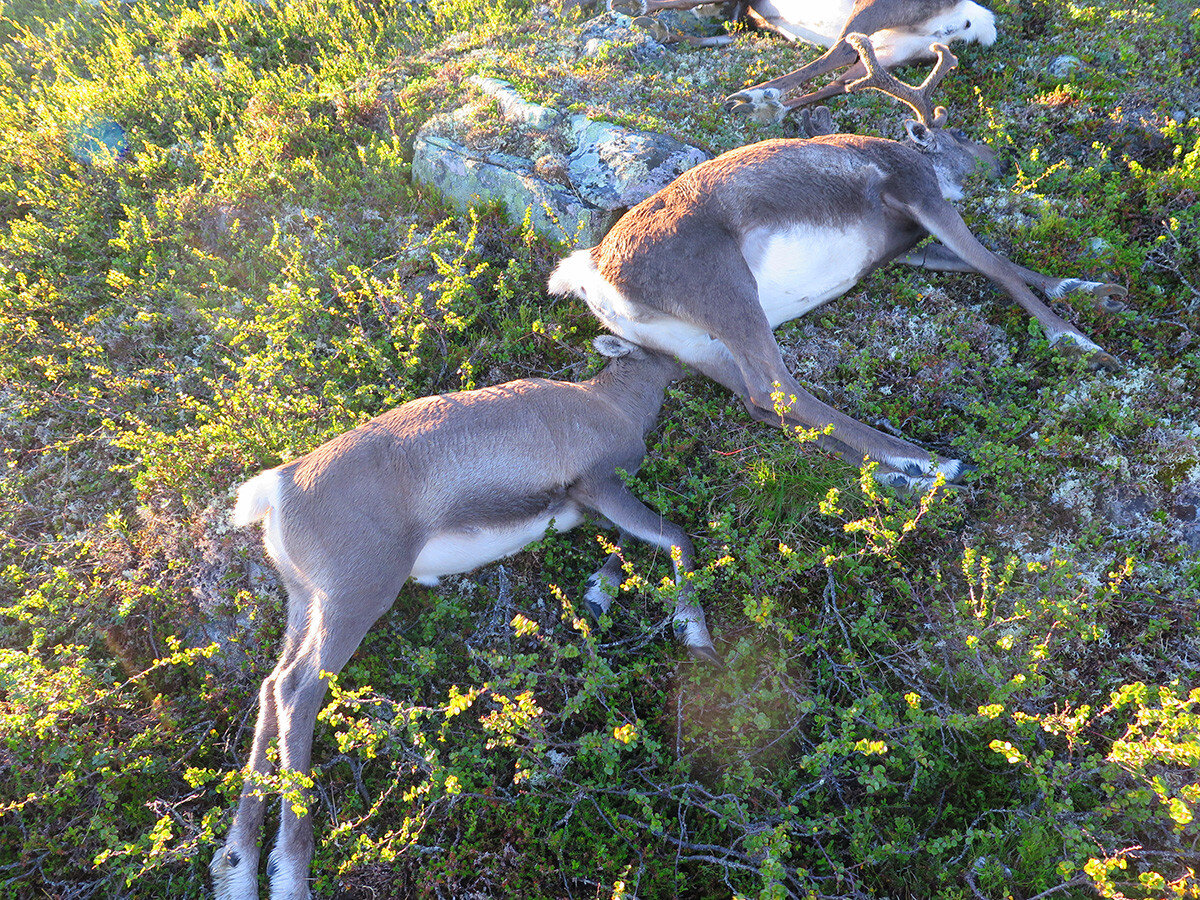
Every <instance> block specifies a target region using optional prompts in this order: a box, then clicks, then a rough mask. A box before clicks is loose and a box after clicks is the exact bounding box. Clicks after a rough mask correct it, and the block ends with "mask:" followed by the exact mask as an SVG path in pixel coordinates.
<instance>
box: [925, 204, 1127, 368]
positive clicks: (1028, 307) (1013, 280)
mask: <svg viewBox="0 0 1200 900" xmlns="http://www.w3.org/2000/svg"><path fill="white" fill-rule="evenodd" d="M905 207H906V209H907V210H908V211H909V213H910V214H911V215H912V217H913V218H914V219H915V220H916V221H917V222H919V223H920V224H921V225H922V226H923V227H924V228H925V229H926V230H927V231H928V232H929V233H930V234H932V235H933V236H934V237H936V238H937V239H938V240H940V241H941V242H942V243H943V244H945V245H946V247H947V248H948V249H949V251H950V252H951V253H952V254H954V255H955V256H957V257H958V258H959V259H960V260H962V261H963V262H965V263H967V264H968V265H969V266H970V267H971V269H972V270H974V271H976V272H978V273H980V274H981V275H986V276H987V277H988V278H990V279H991V280H992V281H994V282H996V283H997V284H999V285H1000V286H1001V287H1003V288H1004V289H1005V291H1007V292H1008V295H1009V296H1010V297H1012V298H1013V300H1015V301H1016V302H1017V304H1018V305H1019V306H1020V307H1021V308H1022V309H1024V310H1025V311H1026V312H1028V313H1029V314H1030V315H1031V316H1033V317H1034V318H1035V319H1037V320H1038V322H1039V323H1041V326H1042V328H1043V329H1045V331H1046V336H1047V337H1048V338H1049V339H1050V343H1051V345H1057V344H1062V345H1063V347H1064V349H1068V350H1070V351H1072V352H1074V353H1077V354H1079V355H1083V356H1087V357H1088V358H1089V359H1090V361H1091V363H1092V365H1094V366H1096V367H1098V368H1103V369H1107V370H1109V371H1110V372H1115V371H1119V370H1120V369H1121V363H1120V362H1119V361H1118V360H1117V358H1116V357H1114V356H1112V355H1111V354H1110V353H1108V352H1106V351H1105V350H1104V349H1103V348H1102V347H1101V346H1100V345H1099V344H1097V343H1096V342H1095V341H1093V340H1091V339H1090V338H1088V337H1087V336H1086V335H1084V333H1083V332H1082V331H1080V330H1079V329H1078V328H1076V327H1075V326H1074V325H1072V324H1071V323H1069V322H1067V321H1065V320H1063V319H1062V318H1060V317H1059V316H1057V315H1056V314H1055V313H1054V312H1053V311H1052V310H1051V309H1050V307H1048V306H1046V304H1045V303H1043V302H1042V301H1041V300H1039V299H1038V298H1037V297H1035V296H1034V295H1033V293H1032V292H1031V291H1030V290H1029V288H1027V287H1026V278H1027V277H1028V276H1029V275H1033V276H1035V278H1037V279H1039V280H1040V279H1043V278H1044V276H1041V275H1038V274H1037V273H1035V272H1032V271H1031V270H1029V269H1023V268H1022V267H1021V266H1018V265H1017V264H1016V263H1013V262H1010V261H1009V260H1007V259H1005V258H1004V257H1002V256H997V255H996V254H994V253H992V252H991V251H990V250H988V249H987V248H986V247H984V246H983V244H981V243H979V240H978V239H977V238H976V237H975V235H973V234H971V230H970V229H969V228H967V225H966V223H965V222H964V221H963V220H962V216H960V215H959V214H958V211H957V210H956V209H955V208H954V207H953V206H951V205H950V204H949V203H948V202H946V201H942V200H938V201H928V200H926V201H918V202H914V203H908V204H905ZM1051 281H1052V279H1051Z"/></svg>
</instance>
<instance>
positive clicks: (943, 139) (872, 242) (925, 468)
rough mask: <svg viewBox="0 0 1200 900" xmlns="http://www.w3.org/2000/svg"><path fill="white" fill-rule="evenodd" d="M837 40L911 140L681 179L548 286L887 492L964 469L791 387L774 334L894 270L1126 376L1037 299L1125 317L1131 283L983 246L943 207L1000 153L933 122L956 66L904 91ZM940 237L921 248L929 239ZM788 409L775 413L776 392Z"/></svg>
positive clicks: (741, 162)
mask: <svg viewBox="0 0 1200 900" xmlns="http://www.w3.org/2000/svg"><path fill="white" fill-rule="evenodd" d="M847 40H848V41H849V42H850V45H851V46H852V47H854V48H855V50H857V51H858V52H859V54H860V55H861V57H862V58H863V60H864V62H866V65H867V68H868V70H869V75H868V76H866V77H865V78H864V79H862V80H860V81H858V82H855V83H853V84H852V85H851V86H850V87H851V89H852V90H861V89H863V88H867V87H870V88H874V89H876V90H880V91H883V92H885V93H888V94H890V95H892V96H894V97H896V98H897V99H900V100H902V101H903V102H904V103H906V104H908V105H909V106H910V107H911V108H912V109H913V110H914V112H916V114H917V116H918V119H919V121H914V120H912V119H909V120H907V121H906V122H905V129H906V131H907V133H908V140H907V142H904V143H901V142H897V141H890V140H885V139H882V138H872V137H860V136H857V135H845V134H831V135H823V136H819V137H814V138H811V139H778V140H770V141H763V142H762V143H758V144H752V145H750V146H746V147H741V148H739V149H736V150H731V151H729V152H728V153H725V154H722V155H721V156H719V157H717V158H716V159H713V160H710V161H708V162H706V163H703V164H701V165H699V166H697V167H695V168H694V169H690V170H689V171H687V172H685V173H684V174H683V175H681V176H680V177H679V178H678V179H676V180H675V181H674V182H672V183H671V184H669V185H668V186H667V187H665V188H663V189H662V190H661V191H659V192H658V193H657V194H655V195H653V196H652V197H650V198H649V199H647V200H645V201H643V202H642V203H640V204H639V205H638V206H636V207H634V208H633V209H632V210H630V211H629V212H628V213H626V214H625V215H624V216H623V217H622V218H621V219H620V220H618V221H617V224H616V225H615V226H614V227H613V228H612V230H611V231H610V232H609V233H608V234H607V235H606V236H605V238H604V240H603V241H602V242H601V243H600V244H599V245H598V246H596V247H592V248H591V249H587V250H578V251H576V252H575V253H573V254H572V255H571V256H569V257H567V258H566V259H565V260H563V261H562V262H560V263H559V265H558V266H557V267H556V268H555V270H554V273H553V274H552V275H551V278H550V290H551V291H552V292H553V293H555V294H574V295H576V296H578V297H580V298H581V299H583V300H584V301H585V302H586V303H587V304H588V306H589V307H590V308H591V310H592V312H593V313H594V314H595V315H596V316H597V317H598V318H599V319H600V321H601V322H603V323H604V325H605V326H606V327H607V328H609V329H610V330H612V331H614V332H616V333H617V334H620V335H623V336H624V337H627V338H629V339H630V340H632V341H635V342H637V343H639V344H642V345H643V346H647V347H654V348H657V349H659V350H661V351H663V352H666V353H674V354H676V355H677V356H678V357H679V358H680V359H681V360H682V361H683V362H685V363H687V364H688V365H689V366H691V367H693V368H695V369H696V370H698V371H700V372H702V373H703V374H705V375H707V376H708V377H709V378H712V379H713V380H715V381H717V382H720V383H721V384H723V385H724V386H725V387H727V388H729V389H730V390H731V391H733V392H734V393H735V394H737V395H738V396H739V397H740V398H741V399H742V401H743V402H744V403H745V404H746V407H747V408H748V409H749V411H750V414H751V415H752V416H754V417H755V418H757V419H759V420H761V421H767V422H773V423H775V424H782V425H785V426H801V427H804V428H817V429H824V428H827V427H831V428H832V432H831V433H830V434H828V435H824V436H822V437H820V438H819V439H818V441H817V443H818V444H819V445H820V446H821V447H823V448H826V449H828V450H830V451H832V452H835V453H838V454H841V455H843V456H845V457H846V458H847V459H848V460H849V461H850V462H853V463H858V462H859V461H860V460H864V459H868V458H869V459H872V460H877V461H878V462H879V463H880V464H881V469H880V480H882V481H884V482H885V483H889V484H892V485H895V486H899V487H908V488H916V487H925V486H927V485H928V484H929V483H930V481H931V480H932V479H933V478H935V477H936V476H937V475H938V474H941V475H944V476H945V477H946V479H947V480H949V481H955V480H957V479H959V478H960V477H961V476H962V474H963V472H964V469H966V468H967V467H966V466H965V465H964V464H963V463H962V462H959V461H958V460H954V459H940V458H936V457H935V458H931V455H930V453H928V452H927V451H925V450H922V449H921V448H920V447H918V446H916V445H915V444H912V443H910V442H909V441H906V440H903V439H902V438H899V437H896V436H894V435H890V434H884V433H883V432H880V431H877V430H876V429H874V428H871V427H869V426H867V425H864V424H862V423H861V422H857V421H855V420H854V419H851V418H850V417H848V416H846V415H843V414H842V413H840V412H838V411H837V410H835V409H833V408H832V407H830V406H828V405H826V404H824V403H822V402H821V401H819V400H818V399H817V398H815V397H814V396H813V395H812V394H810V393H809V392H808V391H806V390H804V389H803V388H802V387H800V385H799V384H797V383H796V381H795V379H793V378H792V375H791V373H789V372H788V370H787V369H786V368H785V366H784V364H783V359H782V357H781V355H780V351H779V346H778V345H777V344H776V343H775V338H774V336H773V335H772V333H771V331H772V329H774V328H776V327H777V326H779V325H781V324H783V323H784V322H787V321H790V320H791V319H794V318H796V317H797V316H801V315H803V314H804V313H806V312H808V311H810V310H812V309H816V308H817V307H820V306H821V305H823V304H825V303H828V302H829V301H830V300H833V299H834V298H836V297H839V296H841V295H842V294H844V293H845V292H846V291H847V290H849V289H850V288H851V287H853V286H854V285H855V284H856V283H857V282H858V281H859V280H860V279H861V278H863V277H864V276H866V275H867V274H869V273H871V272H872V271H874V270H875V269H877V268H879V267H880V266H882V265H884V264H886V263H888V262H891V261H892V260H898V261H900V262H903V263H907V264H909V265H915V266H921V267H924V268H926V269H932V270H935V271H953V272H975V273H979V274H982V275H986V276H987V277H988V278H990V279H991V280H992V281H994V282H996V283H997V284H998V285H999V286H1001V287H1002V288H1003V289H1004V290H1005V291H1006V292H1007V293H1008V294H1009V296H1010V297H1012V298H1013V300H1015V301H1016V302H1017V303H1018V304H1019V305H1020V306H1021V307H1023V308H1024V309H1025V310H1026V311H1027V312H1028V313H1029V314H1030V315H1032V316H1033V317H1034V318H1035V319H1037V320H1038V322H1040V323H1041V325H1042V327H1043V328H1044V329H1045V331H1046V334H1047V336H1048V337H1049V339H1050V342H1051V343H1052V344H1055V345H1059V346H1061V347H1063V348H1066V349H1070V350H1073V351H1076V352H1078V353H1080V354H1086V355H1089V356H1090V358H1091V360H1092V362H1093V363H1094V364H1095V365H1098V366H1102V367H1104V368H1108V369H1116V368H1119V364H1118V362H1117V361H1116V359H1114V358H1113V357H1112V356H1110V355H1109V354H1108V353H1106V352H1105V351H1104V350H1102V349H1101V348H1100V347H1099V346H1097V345H1096V344H1095V343H1094V342H1093V341H1091V340H1090V339H1089V338H1087V337H1086V336H1085V335H1084V334H1083V333H1082V332H1080V331H1079V329H1077V328H1076V327H1075V326H1073V325H1071V324H1070V323H1068V322H1066V321H1064V320H1063V319H1061V318H1059V316H1057V315H1056V314H1055V313H1054V312H1052V311H1051V310H1050V309H1049V308H1048V307H1047V306H1046V304H1045V303H1043V302H1042V301H1041V300H1039V299H1038V298H1037V297H1035V296H1034V295H1033V293H1032V292H1031V291H1030V290H1029V287H1027V285H1029V286H1032V287H1035V288H1037V289H1038V290H1040V291H1042V292H1043V293H1045V294H1046V295H1047V296H1048V297H1051V298H1054V299H1058V298H1061V297H1063V296H1064V295H1065V294H1067V293H1069V292H1072V291H1078V290H1083V291H1087V292H1088V293H1090V294H1092V295H1093V297H1095V298H1097V300H1098V302H1100V303H1101V305H1103V306H1105V307H1106V308H1108V309H1119V308H1121V307H1122V304H1121V303H1120V302H1119V300H1117V299H1116V298H1119V297H1122V296H1124V295H1125V293H1126V292H1125V290H1124V288H1121V287H1118V286H1116V285H1110V284H1100V283H1097V282H1092V281H1082V280H1080V279H1078V278H1054V277H1051V276H1048V275H1042V274H1040V273H1038V272H1034V271H1031V270H1029V269H1025V268H1022V267H1021V266H1018V265H1016V264H1015V263H1013V262H1010V261H1009V260H1007V259H1005V258H1003V257H1001V256H997V255H996V254H993V253H991V252H990V251H988V250H987V249H986V248H985V247H984V246H983V245H982V244H981V243H980V242H979V241H978V240H977V239H976V238H975V236H974V235H973V234H971V232H970V230H969V229H968V228H967V226H966V224H965V223H964V222H963V220H962V217H961V216H959V214H958V212H957V211H956V210H955V209H954V207H953V206H952V205H951V203H950V200H954V199H958V198H960V197H961V196H962V187H963V183H964V181H965V180H966V179H967V178H968V176H970V175H971V174H972V173H973V172H974V171H975V170H976V169H977V168H979V167H983V168H985V169H986V168H990V167H993V166H994V162H995V156H994V154H993V153H992V151H991V150H989V149H988V148H987V147H985V146H983V145H982V144H977V143H974V142H972V141H970V140H968V139H967V138H966V137H965V136H964V135H963V134H962V133H961V132H958V131H953V130H949V129H946V128H944V127H942V126H943V125H944V123H945V119H946V111H945V110H944V109H942V108H940V107H939V108H938V109H937V110H936V111H935V110H933V109H931V108H930V101H929V93H930V91H932V90H933V88H934V87H935V86H936V85H937V83H938V81H939V80H940V79H941V78H942V77H943V76H944V75H945V74H946V72H948V71H949V70H950V69H951V68H952V67H953V66H954V64H955V62H956V60H955V58H954V57H953V56H952V55H951V54H950V51H949V50H948V49H947V48H946V47H945V46H942V45H938V46H936V47H934V48H933V49H934V51H935V52H936V54H937V57H938V64H937V67H936V69H935V70H934V72H932V73H931V74H930V76H929V78H927V79H926V80H925V82H924V83H923V84H922V85H921V87H920V88H914V87H912V86H911V85H907V84H904V83H903V82H900V81H898V80H897V79H896V78H895V77H894V76H892V75H891V74H890V73H888V72H886V71H885V70H884V69H883V68H882V67H881V66H880V65H879V64H878V62H877V61H876V60H875V58H874V54H873V53H872V52H871V45H870V43H869V42H868V41H867V39H866V38H865V37H863V36H862V35H849V36H848V37H847ZM929 235H933V237H935V238H936V239H937V240H938V242H939V243H933V244H930V245H929V246H927V247H925V248H923V249H920V250H915V251H914V249H913V248H914V247H916V246H917V244H919V243H920V242H921V241H922V240H923V239H924V238H925V237H927V236H929ZM777 385H778V386H779V389H780V390H782V392H783V395H784V397H785V398H790V404H791V405H790V409H788V410H787V411H786V414H785V415H783V416H782V418H781V416H780V414H779V413H778V412H777V410H776V404H775V400H774V399H773V397H772V392H773V391H775V390H776V386H777Z"/></svg>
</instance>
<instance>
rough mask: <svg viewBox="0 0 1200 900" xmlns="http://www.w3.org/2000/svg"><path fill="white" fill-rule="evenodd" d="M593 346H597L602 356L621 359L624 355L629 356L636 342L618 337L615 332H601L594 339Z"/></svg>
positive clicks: (597, 350)
mask: <svg viewBox="0 0 1200 900" xmlns="http://www.w3.org/2000/svg"><path fill="white" fill-rule="evenodd" d="M592 346H593V347H595V348H596V352H597V353H599V354H600V355H601V356H607V357H608V358H609V359H619V358H620V357H622V356H628V355H629V354H630V353H632V352H633V350H634V349H635V347H636V346H637V345H636V344H631V343H629V341H627V340H625V339H623V338H619V337H617V336H616V335H615V334H601V335H598V336H597V337H596V338H595V339H594V340H593V341H592Z"/></svg>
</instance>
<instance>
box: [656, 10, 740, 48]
mask: <svg viewBox="0 0 1200 900" xmlns="http://www.w3.org/2000/svg"><path fill="white" fill-rule="evenodd" d="M633 27H634V28H637V29H639V30H641V31H644V32H646V34H648V35H650V37H652V38H654V40H656V41H658V42H659V43H660V44H683V45H684V46H687V47H725V46H727V45H729V44H731V43H733V35H732V34H719V35H715V36H713V37H696V36H695V35H690V34H684V33H683V32H681V31H672V30H671V29H670V28H668V27H667V26H666V25H664V24H663V23H662V22H661V21H659V20H658V19H656V18H654V17H653V16H638V17H637V18H636V19H634V20H633Z"/></svg>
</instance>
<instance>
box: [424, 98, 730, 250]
mask: <svg viewBox="0 0 1200 900" xmlns="http://www.w3.org/2000/svg"><path fill="white" fill-rule="evenodd" d="M473 83H474V84H476V86H478V87H479V88H480V89H481V90H483V91H484V92H485V93H487V94H488V95H489V96H491V97H494V98H495V99H496V100H497V101H498V102H499V104H500V109H501V112H502V114H503V116H504V117H505V119H506V120H507V121H508V122H509V123H510V127H509V129H508V130H507V131H505V132H504V133H505V134H506V139H507V140H509V143H508V144H507V145H506V146H507V148H508V149H514V148H515V149H518V150H519V151H520V152H527V153H528V154H529V155H528V157H526V156H521V155H517V154H515V153H498V152H493V151H491V150H484V149H480V148H475V147H471V146H470V143H471V136H472V135H473V134H478V133H485V132H487V131H488V130H489V129H490V132H491V133H495V132H496V130H497V129H496V128H495V127H494V125H495V115H494V112H491V113H487V115H488V116H490V117H491V119H490V121H488V122H481V121H480V112H481V110H480V109H474V110H473V109H472V108H471V107H464V108H462V109H458V110H454V111H452V112H449V113H444V114H442V115H440V116H438V117H436V118H435V119H433V120H431V121H430V122H428V123H426V125H425V126H424V127H423V128H422V129H421V130H420V131H419V132H418V133H417V135H416V138H415V140H414V146H413V164H412V175H413V179H414V180H415V181H417V182H418V183H421V184H427V185H430V186H432V187H434V188H436V189H437V190H438V191H439V192H440V193H441V194H442V196H444V197H445V198H446V199H447V200H449V201H450V202H451V203H453V204H454V205H455V206H457V207H458V208H460V209H466V208H469V207H471V206H479V205H481V204H486V203H492V202H499V203H501V204H503V206H504V209H505V212H506V215H507V217H508V220H509V221H510V222H512V223H513V224H519V223H521V222H522V221H523V220H524V219H525V218H526V215H528V217H529V221H530V224H531V225H532V226H533V228H534V229H535V230H536V231H537V232H538V233H539V234H541V235H543V236H545V237H547V238H549V239H551V240H556V241H567V242H568V243H571V242H578V243H581V244H584V245H588V244H596V243H599V242H600V239H601V238H603V237H604V235H605V234H606V233H607V232H608V229H609V228H611V227H612V225H613V223H614V222H616V220H617V219H618V218H619V217H620V216H621V215H622V214H623V213H624V212H625V210H627V209H629V208H630V207H631V206H635V205H636V204H638V203H640V202H641V201H643V200H645V199H646V198H647V197H649V196H650V195H651V194H654V193H655V192H657V191H659V190H660V189H662V188H663V187H665V186H666V185H668V184H670V183H671V182H672V181H674V180H675V179H676V178H677V177H678V176H679V175H681V174H682V173H683V172H686V171H687V170H688V169H690V168H692V166H695V165H697V164H699V163H701V162H704V161H705V160H706V159H708V154H707V153H705V152H704V151H703V150H701V149H699V148H698V147H693V146H691V145H689V144H684V143H682V142H681V141H677V140H675V139H674V138H670V137H667V136H666V135H662V134H655V133H652V132H645V131H633V130H631V129H629V128H624V127H622V126H620V125H614V124H611V123H609V122H594V121H592V120H590V119H588V118H587V117H586V116H581V115H580V116H573V117H572V118H571V119H570V120H569V121H567V119H566V117H565V116H563V115H562V114H561V113H560V112H559V111H558V110H555V109H553V108H551V107H547V106H540V105H538V104H536V103H530V102H528V101H526V100H525V99H524V98H522V97H521V95H520V94H518V93H517V92H516V91H515V90H513V88H512V87H511V86H510V85H509V84H508V83H507V82H504V81H501V80H499V79H496V78H476V79H473ZM490 108H491V109H494V107H490ZM472 123H474V124H472ZM513 125H515V126H517V127H516V131H517V140H516V141H513V140H512V130H513V129H512V128H511V126H513ZM480 126H483V127H480ZM567 147H570V148H571V149H570V150H569V151H568V150H567V149H566V148H567ZM521 148H523V149H521Z"/></svg>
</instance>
